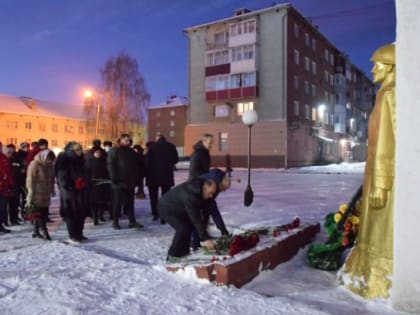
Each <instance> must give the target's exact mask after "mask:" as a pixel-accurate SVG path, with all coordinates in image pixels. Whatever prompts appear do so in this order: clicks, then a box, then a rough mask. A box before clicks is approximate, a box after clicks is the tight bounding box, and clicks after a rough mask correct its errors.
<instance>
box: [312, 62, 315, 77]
mask: <svg viewBox="0 0 420 315" xmlns="http://www.w3.org/2000/svg"><path fill="white" fill-rule="evenodd" d="M312 74H313V75H316V62H315V61H312Z"/></svg>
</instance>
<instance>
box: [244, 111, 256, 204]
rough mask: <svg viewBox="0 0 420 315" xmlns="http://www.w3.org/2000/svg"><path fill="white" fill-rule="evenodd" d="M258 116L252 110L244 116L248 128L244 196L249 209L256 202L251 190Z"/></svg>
mask: <svg viewBox="0 0 420 315" xmlns="http://www.w3.org/2000/svg"><path fill="white" fill-rule="evenodd" d="M257 120H258V114H257V112H256V111H255V110H253V109H251V110H248V111H246V112H244V113H243V114H242V122H243V123H244V124H245V125H247V126H248V185H247V186H246V190H245V194H244V205H245V206H246V207H249V206H250V205H251V204H252V201H253V200H254V192H253V191H252V188H251V128H252V126H253V125H254V124H255V123H256V122H257Z"/></svg>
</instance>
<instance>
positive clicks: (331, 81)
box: [330, 74, 334, 86]
mask: <svg viewBox="0 0 420 315" xmlns="http://www.w3.org/2000/svg"><path fill="white" fill-rule="evenodd" d="M330 85H331V86H334V76H333V75H332V74H330Z"/></svg>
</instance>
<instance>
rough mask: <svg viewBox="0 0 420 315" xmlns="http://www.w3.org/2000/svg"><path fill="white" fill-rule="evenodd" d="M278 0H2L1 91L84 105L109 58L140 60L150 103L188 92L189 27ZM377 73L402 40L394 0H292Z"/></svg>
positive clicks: (357, 62)
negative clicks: (376, 58)
mask: <svg viewBox="0 0 420 315" xmlns="http://www.w3.org/2000/svg"><path fill="white" fill-rule="evenodd" d="M273 3H276V4H278V3H283V2H282V1H276V2H274V1H273V0H258V1H257V0H254V1H251V0H242V1H240V0H176V1H169V0H156V1H150V0H147V1H146V0H72V1H67V0H37V1H29V0H0V60H1V70H0V93H2V94H10V95H16V96H30V97H34V98H39V99H43V100H49V101H57V102H60V103H67V104H81V103H82V101H83V91H84V89H85V88H93V89H95V88H96V87H98V86H99V84H100V75H99V70H100V68H101V67H102V66H103V65H104V63H105V60H106V59H107V58H109V57H111V56H115V55H116V54H118V53H119V52H120V51H125V52H127V53H128V54H129V55H131V56H132V57H134V58H135V59H136V60H137V61H138V63H139V68H140V71H141V73H142V74H143V76H144V77H145V80H146V84H147V88H148V91H149V93H150V94H151V97H152V98H151V104H156V103H160V102H162V101H164V100H165V99H166V97H167V96H168V95H170V94H177V95H181V96H187V94H188V91H187V56H188V54H187V37H186V35H185V34H183V32H182V30H183V29H185V28H187V27H190V26H195V25H199V24H203V23H207V22H211V21H215V20H220V19H224V18H227V17H230V16H232V15H233V11H234V10H235V9H238V8H243V7H245V8H248V9H250V10H258V9H262V8H265V7H269V6H271V5H272V4H273ZM289 3H291V4H292V5H293V6H294V7H295V8H296V9H297V10H298V11H300V12H301V13H302V14H303V15H304V16H306V17H311V18H312V19H313V22H314V23H315V24H317V25H318V26H319V30H320V31H321V33H323V34H324V35H325V36H326V37H327V38H328V39H329V40H330V42H331V43H333V44H334V45H335V46H336V47H337V48H338V49H340V50H341V51H344V52H345V53H347V54H348V55H349V56H350V59H351V60H352V62H353V63H354V64H355V65H356V66H358V67H359V68H360V69H362V70H363V71H364V72H365V73H367V74H368V75H369V77H370V69H371V62H370V61H369V58H370V56H371V55H372V53H373V51H374V50H375V49H376V48H378V47H379V46H381V45H383V44H386V43H389V42H393V41H395V24H396V21H395V4H394V1H393V0H351V1H350V0H290V1H289Z"/></svg>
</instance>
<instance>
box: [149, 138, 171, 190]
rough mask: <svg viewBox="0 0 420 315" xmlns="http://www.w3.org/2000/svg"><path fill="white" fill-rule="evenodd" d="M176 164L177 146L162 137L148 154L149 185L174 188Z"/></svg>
mask: <svg viewBox="0 0 420 315" xmlns="http://www.w3.org/2000/svg"><path fill="white" fill-rule="evenodd" d="M176 163H178V152H177V150H176V147H175V145H173V144H172V143H170V142H168V141H166V140H165V138H163V137H161V138H160V139H159V140H158V141H157V142H156V143H155V144H153V145H152V146H151V148H150V149H149V151H148V152H147V154H146V168H147V185H148V186H170V187H171V186H173V185H174V184H175V181H174V166H175V164H176Z"/></svg>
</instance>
